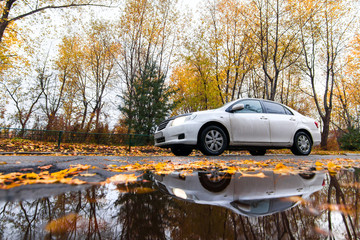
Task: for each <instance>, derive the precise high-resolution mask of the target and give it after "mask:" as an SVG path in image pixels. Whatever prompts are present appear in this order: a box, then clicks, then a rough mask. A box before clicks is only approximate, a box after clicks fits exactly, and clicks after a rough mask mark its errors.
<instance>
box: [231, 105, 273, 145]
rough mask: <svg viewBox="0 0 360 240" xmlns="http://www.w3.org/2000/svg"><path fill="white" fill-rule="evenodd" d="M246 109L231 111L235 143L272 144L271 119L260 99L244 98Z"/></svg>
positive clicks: (232, 132)
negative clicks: (269, 119)
mask: <svg viewBox="0 0 360 240" xmlns="http://www.w3.org/2000/svg"><path fill="white" fill-rule="evenodd" d="M237 103H242V104H244V109H242V110H238V111H235V112H232V113H230V125H231V135H232V140H233V143H234V145H249V146H251V145H262V146H267V145H269V144H270V130H269V121H268V118H267V117H266V116H265V115H266V114H264V112H263V109H262V106H261V103H260V101H259V100H253V99H249V100H242V101H239V102H237Z"/></svg>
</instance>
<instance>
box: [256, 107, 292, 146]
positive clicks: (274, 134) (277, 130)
mask: <svg viewBox="0 0 360 240" xmlns="http://www.w3.org/2000/svg"><path fill="white" fill-rule="evenodd" d="M262 103H263V106H264V109H265V111H266V116H267V118H268V120H269V124H270V142H271V145H272V146H288V145H289V144H290V143H291V142H292V140H293V137H294V134H295V131H296V126H297V124H298V122H297V117H296V116H294V115H293V114H292V112H291V111H290V110H288V109H287V108H285V107H284V106H282V105H281V104H278V103H274V102H268V101H263V102H262Z"/></svg>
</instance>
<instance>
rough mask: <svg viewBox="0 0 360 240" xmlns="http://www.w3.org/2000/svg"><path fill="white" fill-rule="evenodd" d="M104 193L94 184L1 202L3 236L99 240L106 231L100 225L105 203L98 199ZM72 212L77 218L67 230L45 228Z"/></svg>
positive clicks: (10, 237)
mask: <svg viewBox="0 0 360 240" xmlns="http://www.w3.org/2000/svg"><path fill="white" fill-rule="evenodd" d="M102 195H103V192H102V191H101V190H99V189H97V188H96V187H91V188H89V189H87V190H84V191H78V192H71V193H63V194H60V195H58V196H56V197H51V198H48V197H46V198H41V199H38V200H32V201H30V200H29V201H21V202H7V203H4V204H1V205H0V206H1V210H0V221H1V222H2V224H1V232H0V233H1V236H7V237H4V239H52V238H60V239H79V238H86V239H99V238H101V234H102V232H104V233H106V231H103V230H104V229H101V228H100V225H99V219H101V218H102V216H101V215H99V214H98V209H101V208H102V207H103V206H102V205H103V204H102V205H100V203H99V202H98V201H97V199H100V198H101V196H102ZM70 213H75V214H76V215H77V216H78V217H77V218H74V219H72V221H71V222H69V223H68V224H67V231H64V232H60V233H53V232H47V231H45V230H44V228H45V226H46V225H47V224H48V223H49V222H51V221H52V220H56V219H59V218H61V217H64V216H66V215H67V214H70ZM101 226H102V227H104V226H105V224H102V225H101ZM103 235H105V234H103ZM105 236H106V235H105Z"/></svg>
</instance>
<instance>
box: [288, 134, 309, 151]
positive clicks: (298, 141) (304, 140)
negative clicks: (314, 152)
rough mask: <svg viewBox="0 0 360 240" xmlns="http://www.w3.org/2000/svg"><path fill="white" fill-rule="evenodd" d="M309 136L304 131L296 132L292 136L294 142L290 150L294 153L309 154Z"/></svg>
mask: <svg viewBox="0 0 360 240" xmlns="http://www.w3.org/2000/svg"><path fill="white" fill-rule="evenodd" d="M311 147H312V143H311V138H310V137H309V135H308V134H306V133H305V132H298V133H296V134H295V137H294V144H293V146H292V148H291V151H292V153H293V154H295V155H309V154H310V152H311Z"/></svg>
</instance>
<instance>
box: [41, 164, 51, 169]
mask: <svg viewBox="0 0 360 240" xmlns="http://www.w3.org/2000/svg"><path fill="white" fill-rule="evenodd" d="M51 167H52V165H46V166H39V167H38V168H39V169H41V170H48V169H49V168H51Z"/></svg>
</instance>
